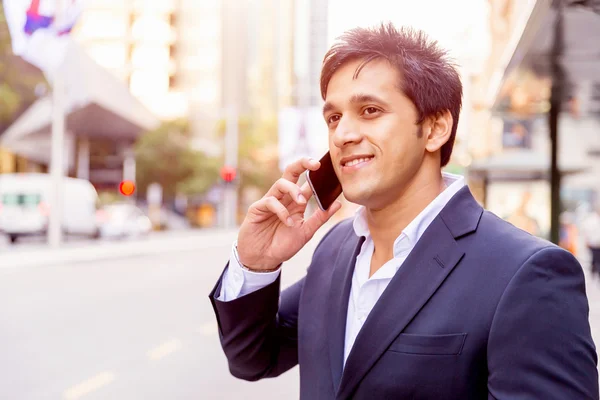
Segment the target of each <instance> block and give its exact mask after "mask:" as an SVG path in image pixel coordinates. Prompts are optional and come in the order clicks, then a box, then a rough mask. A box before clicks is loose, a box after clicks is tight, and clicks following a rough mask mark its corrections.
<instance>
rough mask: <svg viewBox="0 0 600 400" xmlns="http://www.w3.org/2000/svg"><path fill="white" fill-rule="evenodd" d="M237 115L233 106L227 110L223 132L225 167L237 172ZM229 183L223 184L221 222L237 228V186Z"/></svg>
mask: <svg viewBox="0 0 600 400" xmlns="http://www.w3.org/2000/svg"><path fill="white" fill-rule="evenodd" d="M238 137H239V132H238V114H237V110H236V108H235V107H234V106H229V107H228V108H227V126H226V130H225V165H227V166H229V167H233V168H235V169H236V172H238V171H237V166H238ZM235 182H236V180H234V181H233V182H229V183H226V184H225V190H224V209H223V217H224V219H223V222H224V227H225V228H235V227H236V226H237V203H238V198H237V195H238V193H237V184H236V183H235Z"/></svg>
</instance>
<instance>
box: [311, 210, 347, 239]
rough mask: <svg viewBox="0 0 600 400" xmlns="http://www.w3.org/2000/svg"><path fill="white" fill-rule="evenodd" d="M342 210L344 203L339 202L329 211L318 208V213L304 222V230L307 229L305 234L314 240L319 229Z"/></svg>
mask: <svg viewBox="0 0 600 400" xmlns="http://www.w3.org/2000/svg"><path fill="white" fill-rule="evenodd" d="M340 208H342V203H340V202H339V201H335V202H334V203H333V204H332V205H331V206H330V207H329V208H328V209H327V211H323V210H321V209H320V208H318V209H317V211H315V212H314V214H313V215H311V216H310V217H309V218H308V219H307V220H306V221H305V222H304V225H303V228H304V229H305V232H304V233H305V234H306V235H307V237H309V238H312V237H313V235H314V234H315V233H316V232H317V231H318V230H319V228H320V227H322V226H323V224H324V223H325V222H327V221H329V219H330V218H331V217H333V214H335V213H336V212H338V211H339V210H340Z"/></svg>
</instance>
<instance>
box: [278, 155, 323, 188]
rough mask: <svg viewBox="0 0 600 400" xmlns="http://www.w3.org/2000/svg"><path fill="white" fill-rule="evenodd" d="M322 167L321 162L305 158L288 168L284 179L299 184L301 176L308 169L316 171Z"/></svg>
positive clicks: (284, 173)
mask: <svg viewBox="0 0 600 400" xmlns="http://www.w3.org/2000/svg"><path fill="white" fill-rule="evenodd" d="M320 166H321V163H320V162H318V161H316V160H313V159H312V158H310V157H303V158H301V159H299V160H297V161H295V162H293V163H291V164H290V165H288V166H287V168H286V169H285V171H284V172H283V179H286V180H288V181H290V182H293V183H297V182H298V179H299V178H300V175H302V174H303V173H304V171H306V170H307V169H309V170H311V171H316V170H317V169H319V167H320Z"/></svg>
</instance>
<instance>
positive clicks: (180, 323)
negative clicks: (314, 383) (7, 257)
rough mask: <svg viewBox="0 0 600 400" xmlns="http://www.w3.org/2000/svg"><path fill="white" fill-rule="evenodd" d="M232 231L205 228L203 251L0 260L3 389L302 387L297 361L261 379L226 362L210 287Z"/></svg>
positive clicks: (295, 264) (98, 393) (237, 392)
mask: <svg viewBox="0 0 600 400" xmlns="http://www.w3.org/2000/svg"><path fill="white" fill-rule="evenodd" d="M234 238H235V235H234V234H228V235H221V236H220V237H219V236H215V235H210V236H208V235H205V237H204V239H203V242H204V243H199V247H202V248H200V249H199V250H196V251H186V252H175V253H174V252H165V253H163V254H159V255H152V256H145V257H144V256H141V257H134V258H121V259H109V260H105V261H99V262H86V263H78V264H68V265H57V266H45V267H24V268H2V267H7V266H0V321H1V326H2V329H0V343H2V345H0V347H1V350H0V354H2V357H1V358H0V374H1V376H2V384H1V385H0V398H1V399H11V400H19V399H23V400H30V399H36V400H37V399H84V398H85V399H115V400H117V399H234V398H244V399H249V398H257V399H258V398H260V399H267V398H273V399H275V398H286V399H289V398H294V397H297V394H298V376H297V375H298V370H297V368H296V369H294V370H292V371H290V372H289V373H287V374H286V375H285V376H282V377H280V378H279V379H276V380H269V381H263V382H258V383H247V382H243V381H240V380H237V379H235V378H233V377H231V376H230V374H229V371H228V369H227V364H226V360H225V357H224V355H223V354H222V351H221V349H220V346H219V341H218V336H217V326H216V323H215V318H214V316H213V311H212V308H211V306H210V303H209V300H208V293H209V291H210V290H211V289H212V286H213V285H214V283H215V281H216V279H217V278H218V276H219V274H220V273H221V271H222V268H223V266H224V263H225V261H226V259H227V258H228V257H229V251H230V248H231V243H232V242H233V240H234ZM208 240H210V241H211V242H212V243H213V244H210V245H207V243H206V241H208ZM315 244H316V240H314V239H313V241H312V242H311V245H310V246H307V248H305V250H304V251H302V252H301V253H300V254H298V255H297V256H296V257H295V258H294V259H293V260H291V261H290V262H289V263H288V265H286V268H285V272H284V275H283V278H284V285H289V284H290V283H292V282H293V281H295V280H296V279H298V278H299V277H300V276H301V275H302V274H303V271H304V270H305V267H306V266H307V265H308V261H309V260H310V256H311V253H312V248H314V245H315Z"/></svg>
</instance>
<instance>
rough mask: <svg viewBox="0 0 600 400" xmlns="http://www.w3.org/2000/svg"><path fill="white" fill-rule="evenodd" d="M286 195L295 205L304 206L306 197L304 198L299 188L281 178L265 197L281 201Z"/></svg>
mask: <svg viewBox="0 0 600 400" xmlns="http://www.w3.org/2000/svg"><path fill="white" fill-rule="evenodd" d="M286 194H287V195H289V196H290V197H291V198H292V200H293V201H295V202H296V203H298V204H300V205H302V204H306V197H304V195H303V194H302V191H301V189H300V187H299V186H298V185H296V184H295V183H292V182H290V181H288V180H286V179H283V178H281V179H279V180H278V181H277V182H275V184H274V185H273V186H271V189H269V192H268V193H267V196H274V197H275V198H277V199H281V198H283V197H284V196H285V195H286Z"/></svg>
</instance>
